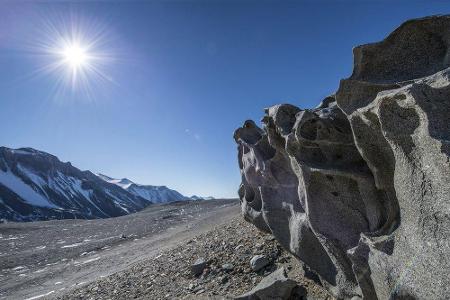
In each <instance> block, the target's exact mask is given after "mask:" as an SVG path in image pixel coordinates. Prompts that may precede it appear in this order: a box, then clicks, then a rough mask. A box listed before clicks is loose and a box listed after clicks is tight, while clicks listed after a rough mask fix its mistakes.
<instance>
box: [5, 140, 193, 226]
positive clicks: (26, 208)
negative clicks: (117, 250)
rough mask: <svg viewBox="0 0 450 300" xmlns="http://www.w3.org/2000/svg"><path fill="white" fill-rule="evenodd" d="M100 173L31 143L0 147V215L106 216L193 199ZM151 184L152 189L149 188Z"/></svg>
mask: <svg viewBox="0 0 450 300" xmlns="http://www.w3.org/2000/svg"><path fill="white" fill-rule="evenodd" d="M102 176H103V178H101V177H99V176H98V174H94V173H93V172H91V171H89V170H80V169H78V168H76V167H75V166H73V165H72V164H71V163H70V162H62V161H61V160H59V158H58V157H57V156H55V155H53V154H50V153H47V152H44V151H40V150H36V149H33V148H30V147H25V148H18V149H11V148H8V147H0V219H5V220H11V221H35V220H49V219H78V218H82V219H96V218H109V217H117V216H122V215H126V214H129V213H134V212H137V211H140V210H142V209H144V208H145V207H147V206H148V205H151V204H152V203H162V202H170V201H180V200H193V199H191V198H189V197H186V196H183V195H182V194H180V193H178V192H177V191H175V190H171V189H169V188H167V187H165V186H160V187H158V186H156V187H155V186H145V185H139V184H136V183H134V182H132V181H131V180H129V179H127V178H123V179H120V180H116V179H113V178H111V177H109V176H107V175H104V174H102ZM107 178H109V179H110V181H111V182H108V180H106V179H107ZM149 187H152V188H153V189H154V190H153V192H150V191H147V190H149Z"/></svg>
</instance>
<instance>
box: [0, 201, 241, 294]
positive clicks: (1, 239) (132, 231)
mask: <svg viewBox="0 0 450 300" xmlns="http://www.w3.org/2000/svg"><path fill="white" fill-rule="evenodd" d="M239 211H240V208H239V201H237V200H210V201H183V202H172V203H169V204H161V205H159V204H158V205H152V206H150V207H149V208H147V209H145V210H143V211H141V212H138V213H134V214H130V215H126V216H122V217H118V218H109V219H96V220H54V221H44V222H28V223H15V222H10V223H7V224H0V299H40V298H43V297H52V298H55V297H58V296H60V295H62V294H64V293H67V292H70V291H71V290H72V289H74V288H77V287H80V286H82V285H84V284H88V283H90V282H92V281H95V280H98V279H99V278H103V277H106V276H108V275H111V274H114V273H117V272H120V271H122V270H127V269H128V268H130V267H131V266H133V265H135V264H138V263H139V262H141V261H143V260H146V259H149V258H154V257H157V256H158V255H160V254H161V253H165V251H167V250H169V249H173V248H174V247H176V246H177V245H180V244H181V245H183V244H185V243H186V242H187V241H188V240H190V239H192V238H193V237H195V236H197V235H199V234H201V233H204V232H208V231H209V230H211V228H213V227H214V226H217V225H219V224H226V223H229V222H230V220H231V219H233V218H235V216H236V215H238V214H239Z"/></svg>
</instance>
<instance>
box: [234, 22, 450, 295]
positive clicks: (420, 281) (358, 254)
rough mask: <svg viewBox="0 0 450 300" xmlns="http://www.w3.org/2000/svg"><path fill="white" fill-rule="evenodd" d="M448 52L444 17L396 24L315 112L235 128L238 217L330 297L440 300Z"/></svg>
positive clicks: (448, 133) (273, 115)
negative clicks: (287, 254) (284, 251)
mask: <svg viewBox="0 0 450 300" xmlns="http://www.w3.org/2000/svg"><path fill="white" fill-rule="evenodd" d="M449 45H450V17H449V16H435V17H428V18H423V19H416V20H411V21H408V22H406V23H404V24H402V25H401V26H400V27H399V28H398V29H396V30H395V31H394V32H392V33H391V34H390V35H389V36H388V37H387V38H386V39H385V40H383V41H381V42H379V43H374V44H369V45H363V46H358V47H356V48H355V49H354V50H353V51H354V70H353V74H352V75H351V76H350V77H349V78H348V79H344V80H341V83H340V86H339V89H338V91H337V92H336V94H335V95H332V96H330V97H327V98H326V99H324V100H323V101H322V103H321V104H320V105H319V106H318V107H317V108H315V109H300V108H298V107H296V106H293V105H290V104H280V105H275V106H272V107H270V108H268V109H266V111H265V116H264V118H263V120H262V122H263V127H262V128H259V127H258V126H257V125H256V124H255V123H254V122H253V121H250V120H248V121H246V122H245V123H244V125H243V126H242V127H241V128H239V129H237V130H236V132H235V135H234V137H235V140H236V142H237V143H238V152H239V153H238V158H239V167H240V170H241V175H242V183H241V186H240V188H239V196H240V199H241V208H242V214H243V215H244V218H245V219H246V220H247V221H249V222H251V223H253V224H254V225H255V226H256V227H257V228H259V229H260V230H262V231H264V232H267V233H271V234H273V236H274V237H275V238H276V239H277V240H278V242H279V243H280V244H281V245H282V246H283V247H284V248H285V249H287V250H288V251H289V252H291V253H292V254H293V255H294V256H295V257H296V258H298V259H299V260H300V261H301V262H302V263H303V268H304V270H305V274H307V275H309V276H310V278H311V279H313V280H315V281H317V282H320V283H321V284H322V285H323V286H324V287H326V288H327V289H328V290H329V291H330V292H331V293H332V294H333V295H335V296H336V297H337V298H342V299H351V298H353V297H354V298H355V299H357V298H364V299H411V298H412V299H444V298H446V297H448V294H449V292H450V290H449V288H448V287H449V286H450V279H449V276H448V272H449V270H450V246H449V238H450V157H449V155H450V68H449V67H450V53H449Z"/></svg>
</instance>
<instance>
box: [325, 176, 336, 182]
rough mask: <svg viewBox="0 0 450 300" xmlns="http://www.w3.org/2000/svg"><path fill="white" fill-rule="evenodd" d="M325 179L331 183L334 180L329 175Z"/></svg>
mask: <svg viewBox="0 0 450 300" xmlns="http://www.w3.org/2000/svg"><path fill="white" fill-rule="evenodd" d="M326 177H327V179H328V180H329V181H333V179H334V178H333V176H331V175H327V176H326Z"/></svg>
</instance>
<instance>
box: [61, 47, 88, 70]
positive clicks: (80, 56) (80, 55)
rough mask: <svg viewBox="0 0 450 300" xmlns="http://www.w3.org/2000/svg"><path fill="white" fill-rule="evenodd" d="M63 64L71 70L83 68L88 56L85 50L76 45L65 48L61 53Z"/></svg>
mask: <svg viewBox="0 0 450 300" xmlns="http://www.w3.org/2000/svg"><path fill="white" fill-rule="evenodd" d="M62 57H63V60H64V62H65V63H66V64H67V65H68V66H69V67H71V68H72V69H78V68H83V67H84V66H86V64H87V62H88V58H89V54H88V52H87V51H86V49H85V48H84V47H82V46H80V45H78V44H76V43H73V44H72V45H69V46H67V47H66V48H64V49H63V51H62Z"/></svg>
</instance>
